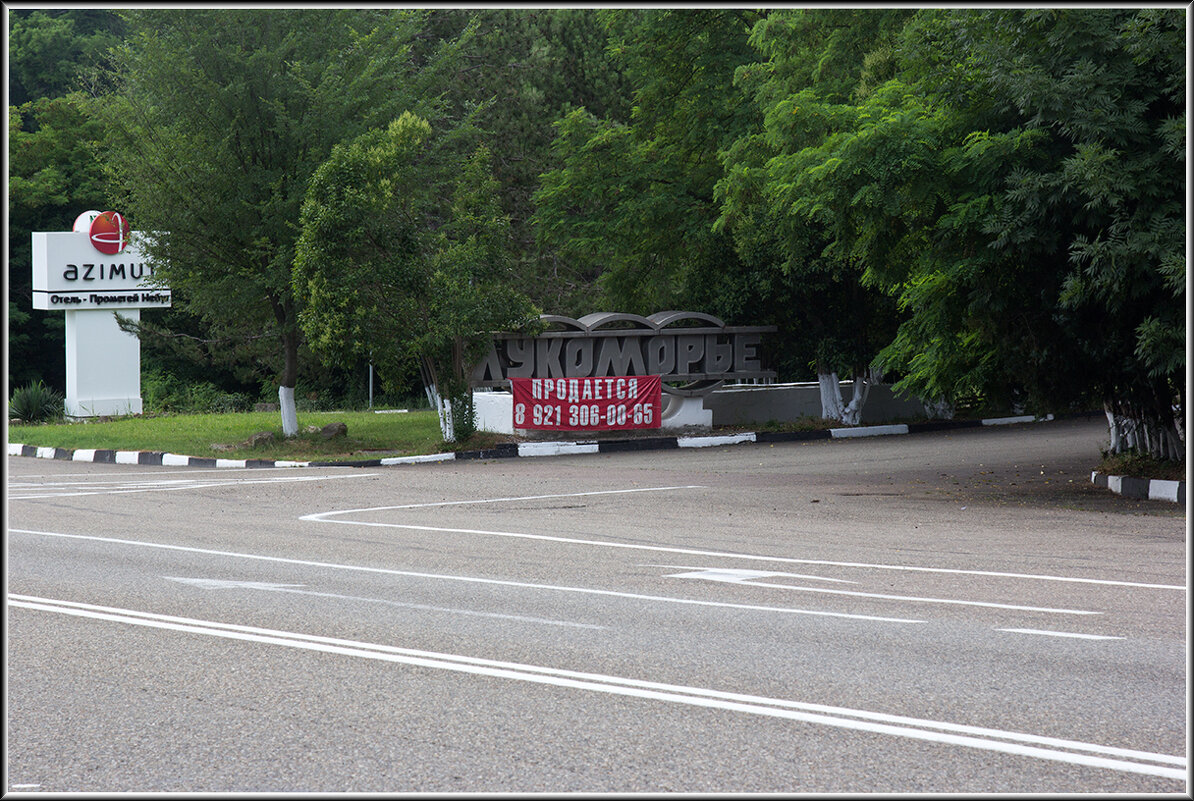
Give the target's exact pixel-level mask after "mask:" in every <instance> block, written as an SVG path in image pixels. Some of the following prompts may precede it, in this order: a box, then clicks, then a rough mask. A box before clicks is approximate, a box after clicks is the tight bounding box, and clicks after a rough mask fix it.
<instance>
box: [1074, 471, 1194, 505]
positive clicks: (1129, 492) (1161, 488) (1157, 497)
mask: <svg viewBox="0 0 1194 801" xmlns="http://www.w3.org/2000/svg"><path fill="white" fill-rule="evenodd" d="M1090 481H1091V483H1092V484H1094V485H1095V486H1096V487H1103V488H1105V489H1109V490H1111V491H1112V492H1114V493H1117V494H1119V495H1122V496H1124V497H1125V498H1133V499H1135V500H1138V501H1170V502H1172V503H1180V504H1183V505H1184V504H1185V503H1186V482H1184V481H1165V480H1163V479H1159V478H1153V479H1148V478H1133V477H1132V476H1109V475H1106V474H1104V473H1100V472H1098V471H1097V470H1096V471H1094V472H1092V473H1091V474H1090Z"/></svg>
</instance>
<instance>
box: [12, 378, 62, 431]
mask: <svg viewBox="0 0 1194 801" xmlns="http://www.w3.org/2000/svg"><path fill="white" fill-rule="evenodd" d="M63 400H64V399H63V396H62V393H60V392H57V391H55V390H53V389H50V388H49V387H47V386H46V385H45V384H43V383H42V382H41V379H38V380H37V381H34V382H33V383H32V384H29V385H27V386H24V387H21V388H20V389H17V390H14V391H13V393H12V398H11V399H9V401H8V416H9V418H10V419H17V420H20V421H21V422H23V423H44V422H47V421H50V420H60V419H62V417H63V415H64V409H63V407H62V403H63Z"/></svg>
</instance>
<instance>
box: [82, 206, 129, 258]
mask: <svg viewBox="0 0 1194 801" xmlns="http://www.w3.org/2000/svg"><path fill="white" fill-rule="evenodd" d="M87 235H88V236H89V237H90V238H91V244H92V245H94V246H95V249H96V250H98V251H99V252H100V253H107V254H108V255H109V256H114V255H116V254H117V253H119V252H120V251H122V250H124V248H125V246H126V245H127V244H128V243H129V222H128V220H126V219H125V218H124V215H123V214H121V213H120V212H118V211H105V212H102V213H101V214H100V215H99V216H98V217H96V218H95V219H94V220H92V221H91V228H90V230H89V231H88V232H87Z"/></svg>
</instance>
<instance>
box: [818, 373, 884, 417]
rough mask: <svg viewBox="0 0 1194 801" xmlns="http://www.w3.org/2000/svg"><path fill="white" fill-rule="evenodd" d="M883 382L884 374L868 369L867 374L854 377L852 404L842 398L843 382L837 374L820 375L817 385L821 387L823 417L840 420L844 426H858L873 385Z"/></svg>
mask: <svg viewBox="0 0 1194 801" xmlns="http://www.w3.org/2000/svg"><path fill="white" fill-rule="evenodd" d="M881 380H882V373H880V372H878V371H877V370H874V369H873V368H868V369H867V370H866V372H865V373H862V374H859V375H856V376H854V386H853V391H852V393H851V397H850V402H849V403H846V402H845V401H844V400H843V398H842V388H841V381H840V380H838V377H837V373H818V374H817V383H818V384H820V386H821V417H822V418H823V419H825V420H838V421H840V422H841V423H842V424H843V425H848V426H856V425H858V424H859V423H861V422H862V407H863V406H864V405H866V398H867V395H868V394H869V393H870V391H871V385H873V384H877V383H878V382H879V381H881Z"/></svg>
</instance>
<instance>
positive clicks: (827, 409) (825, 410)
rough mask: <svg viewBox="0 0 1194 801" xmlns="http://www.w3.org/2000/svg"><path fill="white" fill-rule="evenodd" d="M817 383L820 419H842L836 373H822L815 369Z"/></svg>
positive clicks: (840, 397)
mask: <svg viewBox="0 0 1194 801" xmlns="http://www.w3.org/2000/svg"><path fill="white" fill-rule="evenodd" d="M817 383H818V384H820V385H821V419H822V420H838V421H840V420H841V419H842V412H843V407H842V389H841V382H840V381H839V380H838V377H837V372H828V373H826V372H822V370H821V368H818V369H817Z"/></svg>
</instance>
